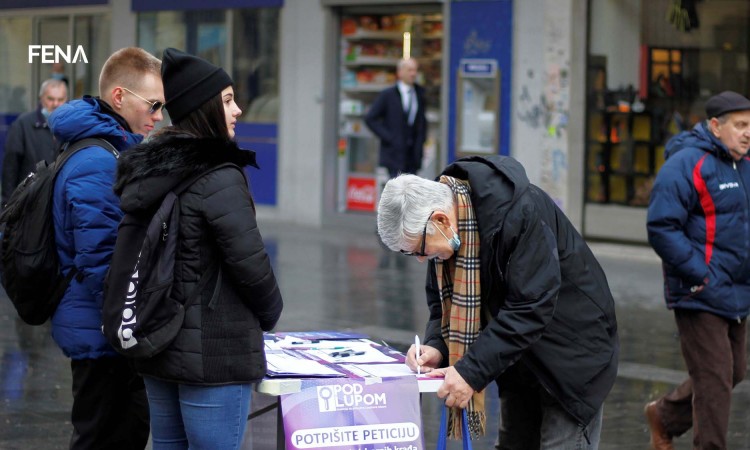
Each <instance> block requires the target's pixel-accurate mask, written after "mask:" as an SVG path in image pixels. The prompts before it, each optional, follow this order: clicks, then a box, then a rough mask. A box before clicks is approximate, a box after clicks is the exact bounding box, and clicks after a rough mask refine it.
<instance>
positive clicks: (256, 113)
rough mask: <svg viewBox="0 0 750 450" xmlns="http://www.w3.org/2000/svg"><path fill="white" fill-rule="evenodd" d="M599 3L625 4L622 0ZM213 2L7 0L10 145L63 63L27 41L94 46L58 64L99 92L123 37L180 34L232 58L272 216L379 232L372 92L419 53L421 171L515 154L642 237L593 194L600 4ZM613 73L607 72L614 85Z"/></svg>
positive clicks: (256, 184) (614, 234)
mask: <svg viewBox="0 0 750 450" xmlns="http://www.w3.org/2000/svg"><path fill="white" fill-rule="evenodd" d="M629 1H630V2H632V3H638V4H640V3H641V2H640V0H629ZM665 2H666V0H665ZM591 3H592V4H593V5H599V4H600V3H606V4H610V5H611V7H612V8H616V7H618V5H620V4H622V3H623V2H621V1H615V0H595V1H592V2H591ZM626 3H627V2H626ZM210 5H211V8H210V9H207V8H206V3H205V2H200V1H197V0H191V1H177V0H165V1H161V2H149V1H146V0H109V1H107V0H58V1H54V2H53V1H51V0H24V1H21V0H7V1H4V2H2V3H0V60H1V61H3V62H4V63H3V64H0V119H2V120H0V145H2V142H4V136H5V133H6V132H7V127H8V125H9V124H10V123H11V122H12V120H14V118H15V117H16V116H17V115H18V114H19V113H21V112H23V111H26V110H29V109H31V108H32V107H33V106H34V104H35V102H36V90H37V89H38V86H39V83H40V82H41V81H42V80H44V79H45V78H47V77H49V76H50V75H51V71H52V70H53V64H51V63H46V62H42V61H41V60H40V59H39V58H37V59H35V60H33V61H32V62H31V63H29V58H28V54H29V53H28V52H29V46H30V45H58V46H61V47H64V46H67V45H71V46H72V48H73V49H76V48H78V46H82V47H83V49H84V50H85V52H86V55H87V59H88V61H87V62H83V61H80V60H79V61H67V62H66V61H63V64H62V66H63V71H64V73H65V75H66V77H67V78H68V79H69V80H70V86H71V97H80V96H81V95H84V94H93V95H96V94H97V90H96V89H97V87H96V86H97V81H98V79H97V78H98V73H99V70H100V68H101V65H102V64H103V62H104V60H106V57H107V56H108V55H109V54H110V53H111V52H112V51H114V50H116V49H119V48H122V47H125V46H130V45H138V46H141V47H143V48H145V49H147V50H149V51H151V52H153V53H154V54H155V55H157V56H160V55H161V51H162V50H163V49H164V48H166V47H168V46H171V47H177V48H180V49H183V50H186V51H188V52H191V53H195V54H198V55H200V56H202V57H204V58H206V59H209V60H211V61H212V62H214V63H216V64H219V65H221V66H223V67H225V68H226V69H227V71H228V72H229V73H230V75H231V76H232V77H233V79H234V80H235V83H236V86H235V88H236V91H237V97H238V100H239V102H238V103H239V104H240V107H241V108H242V110H243V115H242V117H241V122H242V123H241V124H238V127H237V139H238V141H239V142H240V144H241V145H242V146H245V147H248V148H252V149H253V150H255V151H256V152H258V156H259V162H260V165H261V167H262V170H261V171H255V170H252V171H250V172H249V175H250V178H251V188H252V190H253V193H254V195H255V197H256V200H257V202H258V204H259V214H260V215H261V216H265V217H269V218H274V219H279V220H284V221H289V222H295V223H304V224H308V225H313V226H329V225H345V226H348V225H351V226H362V227H363V229H367V230H371V229H372V228H373V226H374V207H375V204H376V202H377V195H378V190H379V188H380V186H381V185H382V181H383V180H384V175H383V172H382V170H381V169H379V168H378V167H377V161H376V155H377V141H376V140H375V138H374V137H373V136H372V134H371V133H370V132H369V131H368V130H367V128H366V127H365V126H364V125H363V121H362V117H363V114H364V112H365V111H366V110H367V107H368V105H369V103H370V102H371V101H372V100H373V98H374V95H375V94H376V93H377V92H378V91H379V90H380V89H382V88H383V87H384V86H387V85H389V84H392V83H393V82H394V80H395V78H394V69H395V64H396V61H397V60H398V59H399V58H401V57H403V56H404V54H405V52H408V53H409V56H411V57H413V58H417V60H418V61H419V63H420V80H419V81H420V83H421V84H423V85H424V86H425V87H426V90H427V95H428V97H427V106H428V111H427V112H428V114H427V117H428V123H429V129H430V133H429V138H428V141H427V145H426V146H425V157H424V160H423V168H422V170H421V172H420V174H421V175H423V176H426V177H432V176H434V175H435V174H437V173H438V172H439V170H440V169H441V168H442V167H443V166H444V165H445V164H447V163H449V162H450V161H452V160H453V159H455V158H456V157H460V156H463V155H471V154H492V153H499V154H505V155H512V156H514V157H515V158H517V159H519V160H520V161H521V162H522V163H523V164H524V166H525V167H526V169H527V172H528V174H529V178H530V179H531V180H532V182H534V183H536V184H538V185H540V186H541V187H543V188H544V189H545V190H546V191H547V192H548V193H549V194H550V195H551V196H552V197H553V198H554V199H555V201H556V202H557V203H558V204H559V205H560V206H561V208H562V209H563V210H565V211H566V213H567V214H568V215H569V216H570V217H571V219H572V220H573V222H574V223H575V224H576V226H577V227H578V228H579V229H581V230H582V231H583V232H584V234H588V232H587V229H588V228H591V229H592V230H594V231H595V232H594V233H593V234H592V236H596V237H603V238H610V239H625V240H635V241H639V240H641V241H642V240H643V236H645V223H644V222H640V223H637V222H638V220H634V219H632V220H631V222H632V223H626V222H622V221H621V222H619V223H618V224H617V226H616V227H611V228H610V229H609V232H610V233H609V234H608V233H605V232H602V231H601V229H605V231H606V228H607V227H606V220H604V219H607V220H609V219H611V217H613V216H612V214H613V213H612V211H611V210H610V209H608V208H609V207H612V206H613V205H610V204H608V203H606V202H603V201H602V200H601V199H597V201H596V202H593V201H591V200H590V197H589V196H588V194H587V193H588V192H589V191H590V190H592V189H593V188H592V187H590V186H589V185H590V184H591V183H593V181H591V180H592V179H593V178H592V177H590V175H589V168H588V165H587V158H588V159H590V158H589V156H587V155H588V152H590V151H592V150H591V146H590V142H589V141H590V139H588V136H589V134H590V130H589V128H590V127H589V124H590V122H591V121H592V120H593V119H591V117H590V114H589V113H588V111H589V106H588V105H589V103H590V101H589V99H590V97H591V95H590V90H591V89H590V87H589V86H588V85H587V78H591V76H590V74H591V73H592V69H591V64H590V62H589V60H591V59H592V58H593V57H594V56H597V55H598V53H597V52H599V51H598V49H597V50H596V51H594V50H591V51H589V48H596V47H595V45H594V43H593V42H592V41H591V38H590V37H589V36H590V35H594V34H595V33H597V28H596V27H595V24H594V22H593V20H594V19H593V17H594V16H595V15H596V14H599V13H598V12H597V11H598V6H592V5H591V4H589V2H588V1H586V0H533V1H526V0H524V1H521V0H443V1H436V0H411V1H396V0H369V1H367V0H214V1H213V2H211V3H210ZM611 13H612V12H611V11H609V12H608V14H611ZM630 13H632V14H636V15H639V14H642V10H641V11H636V12H632V11H630ZM634 20H635V19H634ZM615 22H617V21H616V20H615ZM626 25H627V23H626V24H618V26H621V27H623V28H627V26H626ZM631 25H633V24H631ZM589 27H591V29H592V31H591V32H589V31H588V30H589ZM602 32H606V29H605V28H603V31H602ZM628 32H629V33H631V34H632V33H635V34H638V33H639V32H638V31H633V30H628ZM406 33H408V35H407V34H406ZM607 38H608V39H609V40H610V41H611V44H608V45H609V47H606V48H605V49H604V50H602V52H605V50H606V51H611V52H613V56H612V57H611V58H610V59H609V60H608V62H607V64H615V63H618V64H619V63H620V60H618V57H617V56H615V55H616V54H617V51H618V48H619V47H618V46H619V45H620V44H621V42H622V39H620V38H619V37H618V38H615V37H613V36H608V37H607ZM596 45H603V44H601V43H599V44H596ZM636 50H639V48H638V46H636ZM602 52H599V53H602ZM605 53H606V52H605ZM590 54H591V55H592V56H589V55H590ZM638 54H640V53H638ZM636 60H637V58H636ZM6 62H7V63H6ZM623 64H624V62H623ZM58 66H59V65H58ZM56 67H57V66H56ZM618 70H619V68H614V71H618ZM612 72H613V70H609V71H608V73H612ZM612 82H614V80H613V77H612V76H611V75H610V76H609V77H607V79H606V83H612ZM606 87H607V88H609V84H607V85H606ZM614 206H615V207H617V208H619V209H622V210H623V211H624V213H623V215H624V216H625V217H629V218H630V217H633V216H634V214H632V211H631V210H638V211H640V210H643V208H642V207H638V206H628V205H623V204H617V205H614ZM597 208H599V210H597ZM618 213H620V211H619V210H618ZM597 227H598V228H597ZM623 227H625V228H632V230H629V231H628V230H625V231H623ZM597 230H599V231H597ZM631 235H632V239H631V237H630V236H631Z"/></svg>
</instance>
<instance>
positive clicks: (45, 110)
mask: <svg viewBox="0 0 750 450" xmlns="http://www.w3.org/2000/svg"><path fill="white" fill-rule="evenodd" d="M50 114H51V113H50V112H49V111H47V108H42V115H43V116H44V117H45V118H46V119H49V115H50Z"/></svg>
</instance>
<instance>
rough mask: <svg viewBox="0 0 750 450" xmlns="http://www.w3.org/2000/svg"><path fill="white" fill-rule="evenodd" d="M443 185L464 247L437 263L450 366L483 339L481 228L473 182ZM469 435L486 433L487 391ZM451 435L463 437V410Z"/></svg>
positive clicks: (444, 179) (451, 423)
mask: <svg viewBox="0 0 750 450" xmlns="http://www.w3.org/2000/svg"><path fill="white" fill-rule="evenodd" d="M440 182H441V183H443V184H447V185H448V187H450V188H451V190H452V191H453V195H455V198H456V206H457V208H458V230H457V232H458V235H459V237H460V238H461V247H460V248H459V249H458V254H457V255H456V257H455V258H451V259H449V260H448V261H441V260H437V261H436V263H435V266H436V271H437V272H436V273H437V274H438V277H437V282H438V288H439V289H440V301H441V303H442V306H443V319H442V322H441V332H442V335H443V339H445V341H446V342H447V343H448V360H449V363H450V365H451V366H452V365H454V364H455V363H456V361H458V360H459V359H461V357H462V356H463V355H464V353H465V352H466V350H467V349H468V348H469V346H471V344H473V343H474V341H476V340H477V337H479V330H480V327H481V304H480V300H481V292H482V290H481V284H480V280H479V231H478V230H479V228H478V226H477V221H476V218H475V216H474V209H473V208H472V206H471V198H470V197H469V194H470V193H471V187H470V186H469V183H468V182H466V181H463V180H458V179H456V178H453V177H449V176H445V175H443V176H441V177H440ZM467 416H468V418H469V433H470V434H471V435H472V436H473V437H477V436H480V435H483V434H484V427H485V413H484V392H475V393H474V395H473V397H472V398H471V400H470V401H469V406H468V407H467ZM448 436H450V437H452V438H456V439H460V438H461V410H460V409H459V408H451V411H450V416H449V417H448Z"/></svg>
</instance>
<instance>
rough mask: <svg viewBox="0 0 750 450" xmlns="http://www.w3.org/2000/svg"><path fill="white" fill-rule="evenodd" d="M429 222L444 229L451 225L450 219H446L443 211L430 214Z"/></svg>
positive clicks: (446, 215)
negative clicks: (437, 224)
mask: <svg viewBox="0 0 750 450" xmlns="http://www.w3.org/2000/svg"><path fill="white" fill-rule="evenodd" d="M430 220H432V221H433V222H435V223H439V224H440V225H441V226H443V227H445V228H448V227H449V226H450V225H451V220H450V217H448V214H446V213H444V212H443V211H435V212H434V213H432V218H431V219H430Z"/></svg>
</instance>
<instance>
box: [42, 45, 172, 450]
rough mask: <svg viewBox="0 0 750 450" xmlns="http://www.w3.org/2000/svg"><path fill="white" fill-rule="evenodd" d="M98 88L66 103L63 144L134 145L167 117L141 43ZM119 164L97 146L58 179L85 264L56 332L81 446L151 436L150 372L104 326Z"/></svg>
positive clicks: (66, 226)
mask: <svg viewBox="0 0 750 450" xmlns="http://www.w3.org/2000/svg"><path fill="white" fill-rule="evenodd" d="M99 95H100V97H97V98H94V97H88V96H86V97H84V98H83V99H80V100H74V101H71V102H69V103H66V104H65V105H63V106H61V107H59V108H58V109H57V110H56V111H55V112H54V113H53V114H52V115H51V116H50V119H49V122H50V127H51V128H52V131H53V133H54V135H55V137H56V138H57V139H58V141H60V142H75V141H79V140H81V139H85V138H93V137H98V138H103V139H105V140H107V141H108V142H109V143H110V144H112V145H113V146H114V147H115V148H116V149H117V150H118V151H120V152H123V151H127V150H128V149H129V148H130V147H132V146H134V145H135V144H138V143H139V142H141V141H142V140H143V138H144V136H145V135H147V134H148V133H149V132H150V131H151V130H153V129H154V126H155V124H156V122H159V121H160V120H162V113H161V108H162V105H163V104H164V88H163V87H162V82H161V61H159V60H158V59H157V58H155V57H154V56H152V55H150V54H149V53H148V52H146V51H144V50H142V49H140V48H134V47H130V48H124V49H121V50H118V51H117V52H115V53H114V54H112V56H110V57H109V59H107V61H106V62H105V63H104V66H103V67H102V72H101V75H100V78H99ZM116 167H117V160H116V158H115V157H114V156H113V155H112V153H110V152H109V151H108V150H106V149H104V148H103V147H99V146H91V147H88V148H85V149H83V150H81V151H79V152H78V153H76V154H75V155H73V156H72V157H71V158H70V159H69V160H68V162H67V163H66V164H65V165H64V166H63V167H62V169H61V170H60V172H59V173H58V176H57V179H56V180H55V192H54V198H53V205H52V208H53V217H54V222H55V240H56V242H57V252H58V255H59V256H60V262H61V269H62V272H63V273H68V272H69V271H70V270H72V269H73V268H75V269H77V270H78V275H77V276H76V277H74V278H73V280H71V283H70V286H69V287H68V289H67V291H66V292H65V295H64V296H63V298H62V300H61V302H60V305H59V306H58V307H57V310H56V312H55V315H54V316H53V317H52V336H53V338H54V340H55V342H56V343H57V344H58V345H59V346H60V348H61V349H62V351H63V353H65V355H66V356H68V357H69V358H70V359H71V364H70V365H71V370H72V373H73V411H72V413H71V422H72V423H73V436H72V438H71V441H70V448H71V449H75V450H79V449H105V448H106V449H123V450H125V449H127V450H136V449H138V450H141V449H143V448H145V446H146V444H147V442H148V434H149V417H148V402H147V400H146V392H145V388H144V385H143V380H142V379H141V378H140V377H139V376H138V375H137V374H136V373H135V371H134V370H133V368H132V366H131V364H130V363H129V362H128V361H127V360H126V359H125V358H124V357H122V356H120V355H119V354H118V353H116V352H115V350H114V349H113V348H112V347H110V346H109V344H108V343H107V341H106V339H105V338H104V335H103V334H102V331H101V326H102V317H101V306H102V291H103V287H104V276H105V274H106V272H107V269H108V268H109V264H110V260H111V257H112V251H113V249H114V245H115V239H116V236H117V226H118V224H119V222H120V219H121V218H122V216H123V213H122V211H121V210H120V202H119V199H118V197H117V196H116V195H115V193H114V191H113V190H112V185H113V184H114V179H115V170H116Z"/></svg>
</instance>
